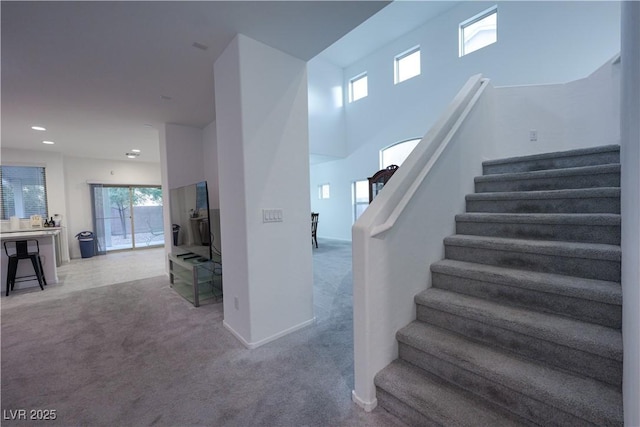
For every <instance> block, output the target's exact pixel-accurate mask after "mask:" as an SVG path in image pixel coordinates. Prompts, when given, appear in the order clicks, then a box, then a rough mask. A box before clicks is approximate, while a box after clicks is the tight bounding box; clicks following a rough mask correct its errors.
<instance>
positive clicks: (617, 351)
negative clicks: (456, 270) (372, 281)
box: [415, 288, 622, 361]
mask: <svg viewBox="0 0 640 427" xmlns="http://www.w3.org/2000/svg"><path fill="white" fill-rule="evenodd" d="M415 301H416V304H418V305H422V306H426V307H429V308H432V309H436V310H440V311H444V312H448V313H451V314H454V315H457V316H460V317H464V318H467V319H472V320H475V321H478V322H482V323H484V324H486V325H491V326H495V327H498V328H502V329H506V330H510V331H514V332H517V333H520V334H524V335H528V336H530V337H533V338H537V339H541V340H545V341H549V342H552V343H555V344H557V345H559V346H565V347H569V348H573V349H576V350H579V351H586V352H589V353H592V354H596V355H599V356H602V357H606V358H608V359H612V360H616V361H622V333H621V332H620V330H616V329H612V328H607V327H604V326H600V325H595V324H592V323H587V322H581V321H578V320H573V319H569V318H565V317H560V316H555V315H552V314H546V313H539V312H536V311H533V310H527V309H522V308H517V307H508V306H505V305H502V304H496V303H494V302H491V301H488V300H483V299H480V298H475V297H471V296H467V295H462V294H458V293H454V292H449V291H446V290H442V289H436V288H429V289H426V290H425V291H423V292H421V293H419V294H418V295H416V297H415Z"/></svg>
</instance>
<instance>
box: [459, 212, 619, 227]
mask: <svg viewBox="0 0 640 427" xmlns="http://www.w3.org/2000/svg"><path fill="white" fill-rule="evenodd" d="M456 221H467V222H495V223H505V222H508V223H528V224H553V225H589V226H604V225H613V226H616V225H617V226H619V225H620V215H619V214H611V213H585V214H581V213H552V214H545V213H522V214H514V213H496V212H469V213H463V214H458V215H456Z"/></svg>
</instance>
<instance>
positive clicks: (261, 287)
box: [214, 35, 313, 347]
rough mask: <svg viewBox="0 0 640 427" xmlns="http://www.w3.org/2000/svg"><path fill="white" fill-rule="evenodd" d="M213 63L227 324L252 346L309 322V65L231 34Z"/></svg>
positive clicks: (310, 283)
mask: <svg viewBox="0 0 640 427" xmlns="http://www.w3.org/2000/svg"><path fill="white" fill-rule="evenodd" d="M214 70H215V93H216V99H215V102H216V115H217V119H216V123H217V142H218V156H219V162H218V163H219V181H220V214H221V227H222V254H223V255H222V257H223V265H224V292H225V298H224V317H225V320H224V324H225V326H226V327H227V328H228V329H229V330H231V331H232V332H233V333H234V334H235V335H236V336H237V337H238V338H239V339H240V340H241V341H242V342H243V343H244V344H245V345H246V346H248V347H255V346H258V345H261V344H264V343H266V342H268V341H270V340H272V339H275V338H277V337H279V336H282V335H283V334H286V333H288V332H291V331H293V330H296V329H298V328H300V327H303V326H306V325H308V324H310V323H311V322H312V321H313V302H312V281H313V275H312V270H311V246H310V245H311V241H310V231H309V221H310V219H309V215H310V205H309V181H308V176H309V163H308V161H309V160H308V159H309V145H308V125H307V73H306V64H305V63H304V62H302V61H300V60H298V59H296V58H293V57H291V56H289V55H286V54H284V53H283V52H280V51H277V50H275V49H273V48H270V47H268V46H266V45H264V44H261V43H259V42H256V41H254V40H252V39H250V38H248V37H245V36H243V35H238V36H237V37H236V38H235V39H234V40H233V41H232V42H231V43H230V45H229V46H228V47H227V48H226V49H225V51H224V52H223V54H222V55H221V56H220V57H219V58H218V60H217V61H216V63H215V64H214ZM263 209H282V212H283V222H278V223H263V222H262V210H263ZM292 266H294V267H292Z"/></svg>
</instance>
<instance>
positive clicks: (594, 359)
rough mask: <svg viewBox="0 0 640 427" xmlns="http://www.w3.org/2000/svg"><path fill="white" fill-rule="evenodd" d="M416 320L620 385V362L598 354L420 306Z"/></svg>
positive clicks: (547, 363)
mask: <svg viewBox="0 0 640 427" xmlns="http://www.w3.org/2000/svg"><path fill="white" fill-rule="evenodd" d="M417 317H418V320H420V321H422V322H426V323H429V324H431V325H435V326H438V327H440V328H443V329H447V330H449V331H452V332H456V333H458V334H460V335H464V336H466V337H469V338H471V339H473V340H475V341H480V342H483V343H486V344H489V345H491V346H498V347H501V348H503V349H506V350H509V351H512V352H513V353H516V354H519V355H521V356H525V357H528V358H530V359H533V360H536V361H537V362H539V363H543V364H546V365H548V366H552V367H558V368H561V369H566V370H568V371H571V372H575V373H577V374H580V375H584V376H587V377H591V378H595V379H597V380H600V381H603V382H606V383H609V384H611V385H614V386H620V385H621V384H622V363H620V362H617V361H614V360H611V359H607V358H605V357H602V356H599V355H595V354H592V353H587V352H585V351H580V350H577V349H574V348H569V347H565V346H563V345H560V344H558V343H554V342H550V341H547V340H544V339H540V338H536V337H533V336H529V335H524V334H522V333H519V332H515V331H511V330H507V329H503V328H500V327H496V326H493V325H490V324H488V323H485V322H482V321H476V320H472V319H468V318H465V317H462V316H458V315H455V314H451V313H446V312H444V311H440V310H437V309H434V308H431V307H425V306H422V305H418V306H417Z"/></svg>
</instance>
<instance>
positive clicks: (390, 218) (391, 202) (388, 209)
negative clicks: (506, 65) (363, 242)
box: [365, 74, 489, 237]
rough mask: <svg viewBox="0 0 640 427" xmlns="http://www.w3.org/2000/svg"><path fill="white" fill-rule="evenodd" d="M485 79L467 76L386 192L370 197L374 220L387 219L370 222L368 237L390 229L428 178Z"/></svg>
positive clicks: (475, 99) (480, 91)
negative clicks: (371, 198) (465, 81)
mask: <svg viewBox="0 0 640 427" xmlns="http://www.w3.org/2000/svg"><path fill="white" fill-rule="evenodd" d="M488 81H489V80H488V79H483V78H482V75H481V74H477V75H475V76H472V77H471V78H469V80H468V81H467V83H466V84H465V85H464V86H463V87H462V89H460V91H459V92H458V94H457V95H456V96H455V98H454V99H453V101H452V102H451V103H450V104H449V106H448V107H447V108H446V109H445V111H444V113H443V114H442V115H441V116H440V118H439V119H438V120H437V121H436V123H435V124H434V125H433V126H432V127H431V129H430V130H429V131H428V132H427V134H426V135H425V136H424V137H423V138H422V141H421V142H420V144H418V146H417V147H416V149H414V152H412V153H411V155H410V156H409V157H408V158H407V160H405V162H404V163H403V164H402V167H401V168H400V169H398V171H397V172H396V173H395V174H394V176H393V177H392V178H391V180H389V182H388V183H387V184H386V185H385V187H388V188H386V189H387V191H384V190H383V191H382V192H381V193H380V194H379V195H378V196H377V197H376V198H375V199H374V200H373V202H372V206H375V207H374V209H373V210H375V209H376V208H377V209H379V212H378V215H374V216H375V217H376V219H377V220H378V221H380V220H381V219H382V218H384V217H385V216H386V218H385V219H384V220H383V221H382V222H381V223H378V224H371V225H370V227H371V228H370V233H369V235H370V236H371V237H375V236H378V235H380V234H382V233H384V232H386V231H388V230H389V229H391V228H393V226H394V224H395V223H396V221H397V220H398V218H399V217H400V215H402V212H403V211H404V209H405V207H406V206H407V204H408V203H409V202H410V200H411V199H412V197H413V196H414V194H415V192H416V191H417V189H418V188H419V187H420V184H421V183H422V182H423V181H424V179H425V178H426V177H427V175H428V174H429V172H430V171H431V169H432V168H433V166H434V165H435V164H436V162H437V160H438V158H439V157H440V155H441V154H442V153H443V151H444V150H445V149H446V147H447V145H448V144H449V142H450V141H451V139H452V138H453V136H454V135H455V134H456V132H457V131H458V129H459V127H460V126H461V124H462V123H463V121H464V119H465V118H466V116H467V115H468V114H469V112H470V111H471V109H472V108H473V106H474V105H475V103H476V101H477V99H478V98H479V96H480V94H481V93H482V89H483V88H484V87H486V85H487V83H488ZM372 206H370V207H369V209H371V207H372ZM365 212H366V211H365ZM376 222H377V221H376Z"/></svg>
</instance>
